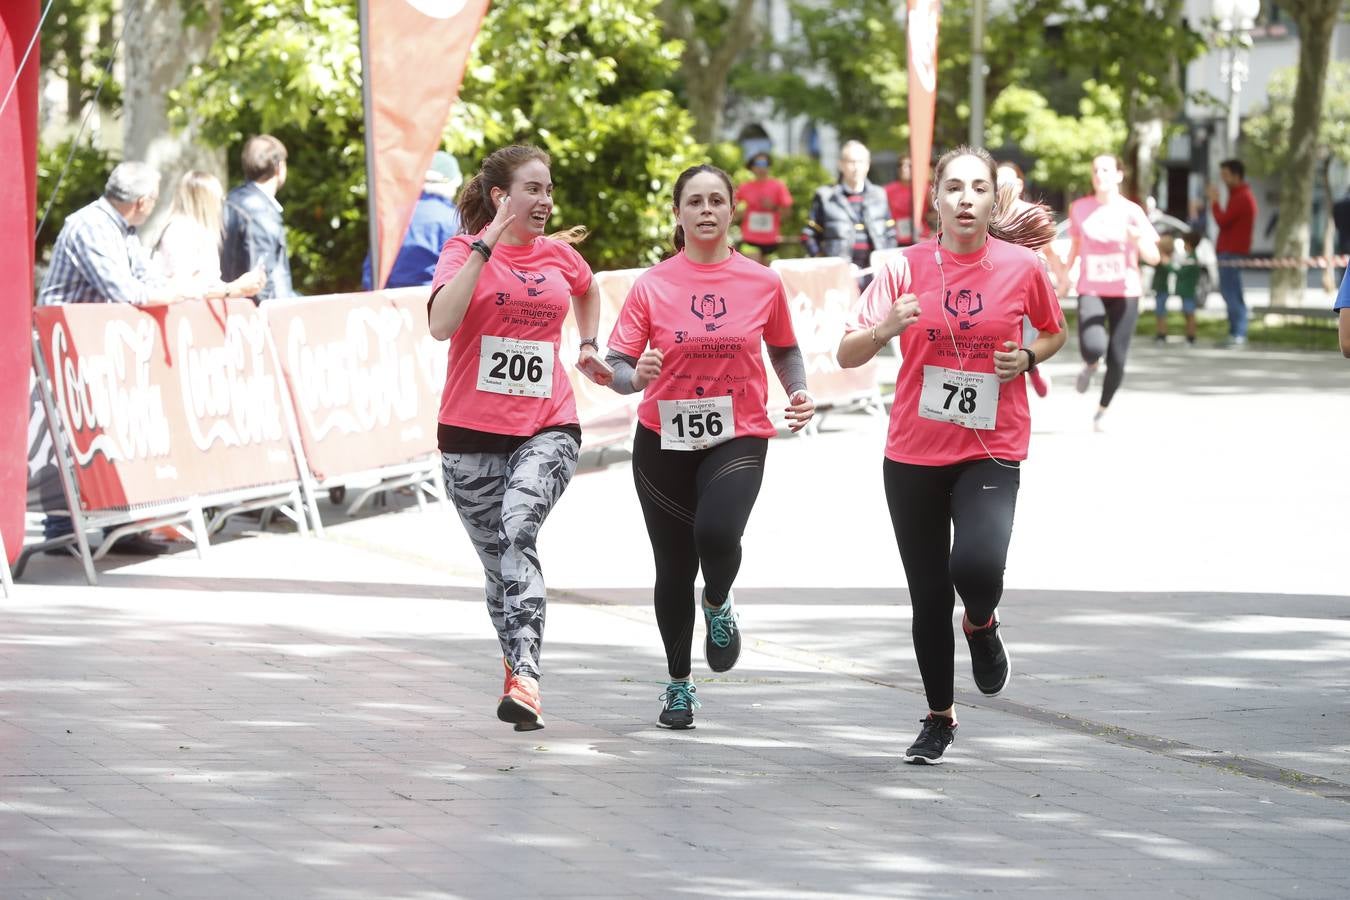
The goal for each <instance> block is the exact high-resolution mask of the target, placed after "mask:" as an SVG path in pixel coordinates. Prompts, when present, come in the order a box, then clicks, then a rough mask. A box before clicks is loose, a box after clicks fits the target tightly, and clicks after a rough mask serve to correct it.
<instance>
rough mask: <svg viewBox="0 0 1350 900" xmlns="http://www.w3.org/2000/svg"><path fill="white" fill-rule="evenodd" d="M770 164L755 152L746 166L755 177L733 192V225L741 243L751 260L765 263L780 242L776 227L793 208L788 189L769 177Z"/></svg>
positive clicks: (763, 155)
mask: <svg viewBox="0 0 1350 900" xmlns="http://www.w3.org/2000/svg"><path fill="white" fill-rule="evenodd" d="M772 164H773V161H772V160H771V159H770V158H769V154H767V153H756V154H755V155H754V156H752V157H750V162H749V163H748V164H747V165H748V167H749V169H750V171H751V172H753V173H754V176H755V177H754V178H752V179H751V180H750V181H747V182H745V183H744V184H742V185H741V186H740V187H738V188H737V189H736V215H735V219H734V220H733V223H734V224H737V225H740V226H741V241H742V242H743V243H745V244H747V245H749V247H750V248H751V252H750V254H749V255H750V257H751V258H752V259H756V260H758V261H759V262H762V263H764V264H766V265H767V264H768V262H769V257H771V256H773V254H775V253H777V252H778V245H779V244H781V243H782V242H783V238H782V235H781V234H780V233H779V228H780V226H781V225H782V222H783V214H784V213H786V212H787V211H788V210H789V209H790V208H791V207H792V194H791V193H790V192H789V191H788V187H787V185H786V184H784V183H783V182H781V181H779V180H778V179H777V178H773V177H772V176H770V175H769V167H770V166H771V165H772Z"/></svg>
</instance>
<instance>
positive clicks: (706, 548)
mask: <svg viewBox="0 0 1350 900" xmlns="http://www.w3.org/2000/svg"><path fill="white" fill-rule="evenodd" d="M768 448H769V442H768V441H767V440H766V439H764V438H754V437H740V438H733V439H732V440H730V441H727V442H726V443H725V444H718V445H717V446H716V447H710V448H709V449H707V450H662V449H661V437H660V435H658V434H656V433H655V432H653V431H650V430H648V429H647V428H645V427H644V426H642V425H639V426H638V427H637V434H636V436H635V437H634V439H633V481H634V483H635V484H636V485H637V495H638V502H639V503H641V504H642V516H643V518H644V519H646V521H647V535H648V537H650V538H651V542H652V556H653V557H655V559H656V589H655V592H654V601H655V605H656V624H657V627H658V628H659V629H660V630H661V640H662V642H663V643H664V644H665V645H666V664H667V666H668V667H669V669H670V677H671V678H684V677H686V676H687V675H689V674H690V653H691V647H692V645H693V639H694V613H695V605H696V604H695V597H694V579H695V578H696V577H697V576H698V570H699V566H700V564H701V565H702V567H703V582H704V589H705V590H706V592H707V594H708V598H709V599H710V600H712V601H713V602H715V603H716V602H720V601H723V600H725V599H726V598H727V595H728V594H729V593H730V592H731V585H732V582H734V581H735V580H736V573H737V572H738V571H739V570H740V568H741V535H742V534H743V533H744V532H745V524H746V522H747V521H749V519H750V510H751V509H753V508H754V505H755V498H756V497H758V496H759V486H760V482H761V481H762V480H763V478H764V458H765V456H766V455H767V453H768Z"/></svg>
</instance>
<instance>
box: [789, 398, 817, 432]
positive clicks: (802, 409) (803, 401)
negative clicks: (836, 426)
mask: <svg viewBox="0 0 1350 900" xmlns="http://www.w3.org/2000/svg"><path fill="white" fill-rule="evenodd" d="M784 412H786V413H787V420H788V429H789V430H791V431H794V432H795V431H801V430H802V429H803V428H805V427H806V423H808V422H810V421H811V417H812V416H814V415H815V414H816V401H815V398H813V397H812V396H811V395H810V394H808V393H807V392H806V391H797V392H796V393H795V394H793V395H792V396H791V397H789V398H788V405H787V407H786V408H785V409H784Z"/></svg>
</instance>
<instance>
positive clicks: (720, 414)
mask: <svg viewBox="0 0 1350 900" xmlns="http://www.w3.org/2000/svg"><path fill="white" fill-rule="evenodd" d="M656 408H657V412H658V413H659V415H660V416H661V449H662V450H706V449H707V448H709V447H716V446H717V445H718V444H722V443H725V442H726V441H729V440H731V439H732V438H734V437H735V436H736V416H735V410H734V408H733V406H732V401H731V397H730V396H728V395H726V394H722V395H720V396H717V397H699V398H696V399H694V400H658V401H656Z"/></svg>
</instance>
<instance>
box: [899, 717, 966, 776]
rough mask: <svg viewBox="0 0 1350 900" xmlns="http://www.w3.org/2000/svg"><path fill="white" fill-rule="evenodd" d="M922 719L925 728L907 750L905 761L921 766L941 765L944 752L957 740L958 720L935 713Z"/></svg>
mask: <svg viewBox="0 0 1350 900" xmlns="http://www.w3.org/2000/svg"><path fill="white" fill-rule="evenodd" d="M921 721H922V723H923V728H922V729H920V731H919V736H918V737H917V738H915V739H914V743H913V745H911V746H910V748H909V749H908V750H906V751H905V762H907V763H913V764H915V765H921V766H938V765H941V764H942V754H943V753H944V752H946V750H947V748H948V747H950V746H951V745H952V744H953V743H954V742H955V741H956V721H955V720H953V719H949V718H947V717H946V716H939V715H936V714H934V713H929V714H928V716H927V717H926V718H924V719H922V720H921Z"/></svg>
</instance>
